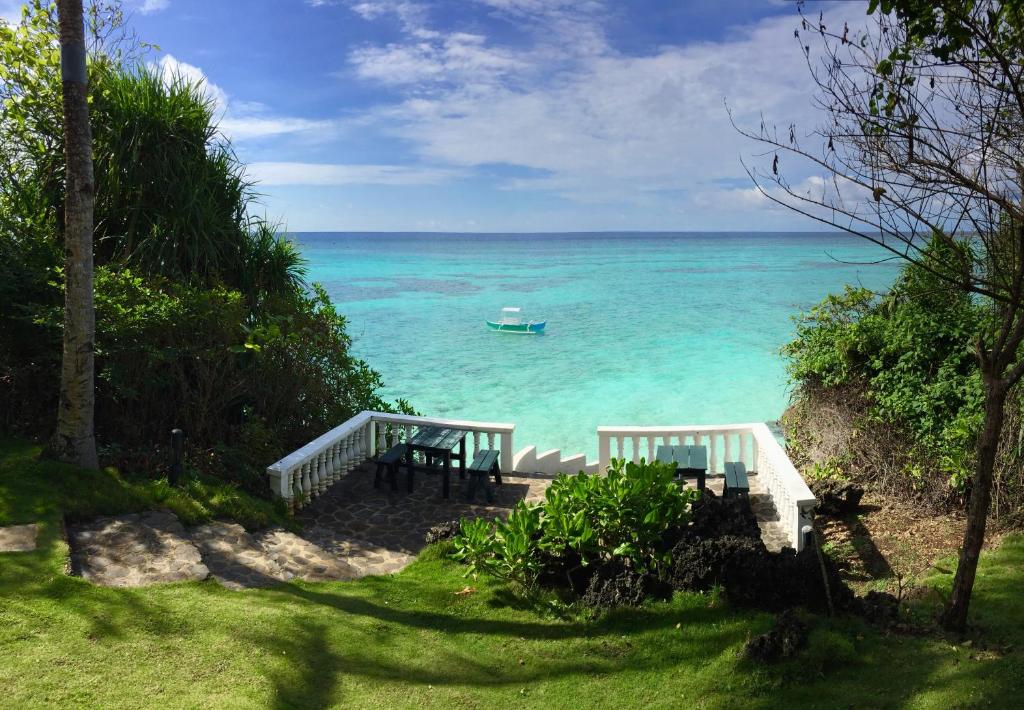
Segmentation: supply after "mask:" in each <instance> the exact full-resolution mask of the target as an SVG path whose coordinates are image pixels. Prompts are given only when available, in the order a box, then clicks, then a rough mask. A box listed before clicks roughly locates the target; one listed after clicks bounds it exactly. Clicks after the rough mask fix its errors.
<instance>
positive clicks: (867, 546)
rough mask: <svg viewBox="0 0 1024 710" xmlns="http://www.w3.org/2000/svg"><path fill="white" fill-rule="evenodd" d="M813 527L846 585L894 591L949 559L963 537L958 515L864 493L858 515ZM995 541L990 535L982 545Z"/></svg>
mask: <svg viewBox="0 0 1024 710" xmlns="http://www.w3.org/2000/svg"><path fill="white" fill-rule="evenodd" d="M817 527H818V531H819V534H820V535H821V538H822V545H823V548H824V549H825V551H826V552H828V554H829V555H830V556H831V557H832V558H833V559H834V560H836V562H837V563H838V564H839V567H840V569H841V571H842V573H843V576H844V578H845V579H846V580H847V582H848V583H849V584H851V585H852V586H854V587H855V588H857V587H862V588H863V587H870V588H872V589H878V588H885V589H888V590H890V591H894V592H895V591H898V588H899V586H900V580H901V579H902V582H903V584H904V585H907V584H909V583H911V582H913V581H914V580H916V579H919V578H920V577H921V576H922V575H923V574H924V573H925V572H926V571H927V570H928V569H930V568H932V567H934V565H935V564H936V563H937V562H938V561H939V560H940V559H943V558H946V557H949V556H950V555H955V554H956V553H957V551H958V550H959V548H960V543H961V541H962V539H963V533H964V517H963V515H960V514H956V513H948V514H946V515H935V514H934V513H933V512H930V511H927V510H924V509H922V507H921V506H919V505H916V504H915V503H913V502H908V501H905V500H900V499H898V498H896V497H892V496H890V497H886V496H881V495H879V494H878V493H875V492H873V491H871V490H869V491H868V492H867V493H866V494H865V495H864V499H863V501H862V503H861V507H860V511H859V512H858V513H856V514H852V515H847V516H845V517H843V518H830V517H822V516H819V517H818V518H817ZM998 537H999V534H998V533H993V532H990V533H989V536H988V538H987V539H986V546H990V545H992V544H993V542H994V541H995V540H996V539H997V538H998Z"/></svg>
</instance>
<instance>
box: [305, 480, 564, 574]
mask: <svg viewBox="0 0 1024 710" xmlns="http://www.w3.org/2000/svg"><path fill="white" fill-rule="evenodd" d="M374 471H375V466H374V465H372V464H364V465H363V466H361V467H359V468H357V469H355V470H354V471H352V472H350V473H349V474H348V475H347V476H345V477H344V478H342V479H341V480H339V481H338V482H337V483H335V484H334V485H333V486H331V487H330V488H328V489H327V492H326V493H324V494H323V495H321V496H320V497H319V498H316V499H314V500H313V502H312V503H310V504H309V505H308V506H306V507H305V508H302V509H301V510H300V511H299V512H298V513H297V514H296V517H297V518H298V519H299V520H300V521H302V523H303V524H304V526H305V527H304V530H303V536H304V537H306V538H307V539H308V540H310V541H311V542H314V543H315V544H317V545H318V546H319V547H321V548H323V549H324V550H329V551H331V552H333V553H334V554H336V555H337V556H338V557H340V558H341V559H344V560H345V561H346V562H348V563H349V564H350V565H351V566H352V567H353V568H355V570H356V571H357V573H358V574H359V575H360V576H363V575H368V574H388V573H390V572H397V571H398V570H400V569H402V568H403V567H405V566H406V565H407V564H409V563H410V562H412V560H413V558H415V556H416V555H417V554H418V553H419V551H420V550H422V549H423V548H424V547H425V546H426V542H425V541H424V536H425V535H426V532H427V530H429V529H430V528H431V527H433V526H434V525H438V524H440V523H443V522H446V521H448V520H458V519H459V518H463V517H467V518H468V517H485V518H494V517H499V516H505V515H508V512H509V511H510V510H511V509H512V506H514V505H515V504H516V502H517V501H519V500H524V499H525V500H527V501H539V500H541V499H543V497H544V491H545V490H546V489H547V487H548V485H549V484H550V483H551V479H550V477H542V476H539V475H537V476H523V475H522V474H517V475H513V476H502V485H501V486H497V487H496V488H495V491H494V501H493V503H487V501H486V499H485V497H484V495H483V492H482V491H480V492H478V493H477V496H476V501H475V502H473V503H470V502H467V501H466V499H465V492H466V487H465V486H466V484H467V483H468V479H466V480H464V481H463V480H459V477H458V473H457V472H454V471H453V472H452V484H451V497H450V498H449V499H448V500H445V499H443V498H442V497H441V476H440V474H436V473H427V472H423V471H419V470H417V472H416V478H415V485H414V488H413V492H412V493H406V489H405V472H404V470H403V471H402V472H401V475H400V476H399V490H398V492H395V493H393V492H392V491H391V489H390V487H389V486H388V483H387V480H386V477H385V480H384V481H383V482H382V483H381V487H380V488H379V489H377V488H374V487H373V478H374Z"/></svg>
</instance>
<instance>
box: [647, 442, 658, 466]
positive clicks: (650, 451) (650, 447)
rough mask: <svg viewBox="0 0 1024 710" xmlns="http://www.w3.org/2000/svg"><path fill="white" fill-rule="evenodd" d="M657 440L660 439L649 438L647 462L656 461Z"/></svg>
mask: <svg viewBox="0 0 1024 710" xmlns="http://www.w3.org/2000/svg"><path fill="white" fill-rule="evenodd" d="M657 438H658V437H656V436H649V437H647V460H648V461H653V460H654V443H655V441H656V440H657Z"/></svg>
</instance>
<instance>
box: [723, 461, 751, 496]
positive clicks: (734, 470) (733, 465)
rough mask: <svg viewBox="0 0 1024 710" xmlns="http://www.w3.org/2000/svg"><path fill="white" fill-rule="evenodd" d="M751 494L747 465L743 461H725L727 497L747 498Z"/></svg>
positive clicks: (724, 493) (725, 491)
mask: <svg viewBox="0 0 1024 710" xmlns="http://www.w3.org/2000/svg"><path fill="white" fill-rule="evenodd" d="M749 495H750V481H749V480H748V479H747V467H746V466H745V465H744V463H743V462H742V461H726V462H725V490H724V492H723V497H725V498H739V497H743V498H746V497H748V496H749Z"/></svg>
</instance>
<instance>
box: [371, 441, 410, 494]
mask: <svg viewBox="0 0 1024 710" xmlns="http://www.w3.org/2000/svg"><path fill="white" fill-rule="evenodd" d="M405 452H406V448H405V444H395V445H394V446H392V447H391V448H390V449H388V450H387V451H386V452H384V453H383V454H381V455H380V456H379V457H377V473H376V474H374V476H373V487H374V488H380V474H382V473H383V472H384V471H385V470H387V472H388V481H389V482H390V483H391V490H393V491H397V490H398V465H399V464H400V463H402V459H403V458H405Z"/></svg>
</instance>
